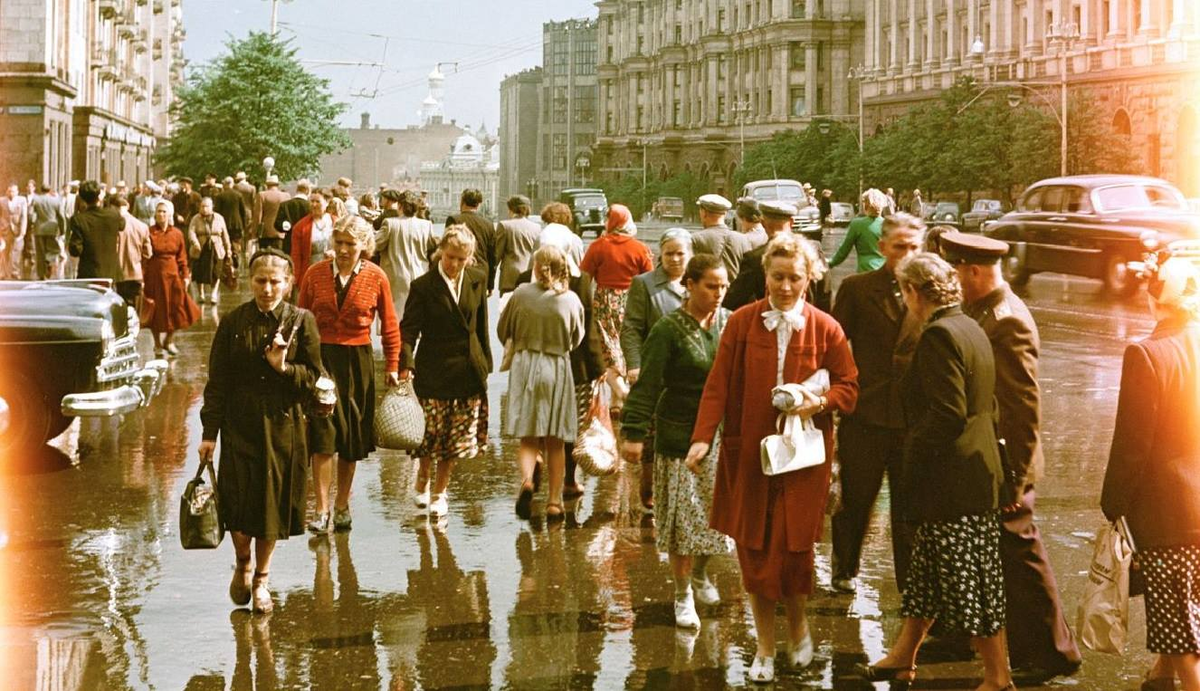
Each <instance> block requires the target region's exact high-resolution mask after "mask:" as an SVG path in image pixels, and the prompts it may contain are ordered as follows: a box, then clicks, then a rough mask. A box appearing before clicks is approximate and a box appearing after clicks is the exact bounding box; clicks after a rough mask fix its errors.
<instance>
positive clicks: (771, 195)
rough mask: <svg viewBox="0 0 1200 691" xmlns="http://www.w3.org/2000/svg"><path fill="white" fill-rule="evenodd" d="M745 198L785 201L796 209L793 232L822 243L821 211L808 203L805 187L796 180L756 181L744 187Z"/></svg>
mask: <svg viewBox="0 0 1200 691" xmlns="http://www.w3.org/2000/svg"><path fill="white" fill-rule="evenodd" d="M741 196H743V197H751V198H753V199H755V200H757V201H760V202H764V201H785V202H788V203H789V204H792V205H794V206H795V207H796V209H797V213H796V215H795V216H793V217H792V230H793V231H795V232H797V233H800V234H801V235H803V236H804V237H806V238H808V239H810V240H813V241H815V242H818V243H819V242H821V235H822V233H821V219H820V213H821V212H820V211H819V210H818V209H817V206H816V204H809V203H808V196H807V195H805V194H804V187H803V186H802V185H801V184H800V183H799V182H796V181H795V180H755V181H754V182H748V183H746V185H745V186H744V187H742V195H741Z"/></svg>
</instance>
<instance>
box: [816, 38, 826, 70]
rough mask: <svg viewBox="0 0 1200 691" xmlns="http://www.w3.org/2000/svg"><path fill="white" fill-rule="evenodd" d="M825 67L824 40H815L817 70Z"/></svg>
mask: <svg viewBox="0 0 1200 691" xmlns="http://www.w3.org/2000/svg"><path fill="white" fill-rule="evenodd" d="M823 69H825V42H824V41H817V71H821V70H823Z"/></svg>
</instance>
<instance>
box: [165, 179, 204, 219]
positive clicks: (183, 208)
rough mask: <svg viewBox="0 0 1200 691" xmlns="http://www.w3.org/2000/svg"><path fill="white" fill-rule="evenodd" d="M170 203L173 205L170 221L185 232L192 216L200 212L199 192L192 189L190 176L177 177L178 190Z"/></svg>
mask: <svg viewBox="0 0 1200 691" xmlns="http://www.w3.org/2000/svg"><path fill="white" fill-rule="evenodd" d="M171 203H172V204H174V205H175V218H174V219H173V220H172V223H174V224H175V227H176V228H179V229H180V230H182V231H184V232H185V233H186V232H187V227H188V224H189V223H191V222H192V216H195V215H196V214H198V213H200V194H199V193H198V192H196V191H195V190H193V189H192V179H191V178H179V191H178V192H176V193H175V196H174V197H172V198H171Z"/></svg>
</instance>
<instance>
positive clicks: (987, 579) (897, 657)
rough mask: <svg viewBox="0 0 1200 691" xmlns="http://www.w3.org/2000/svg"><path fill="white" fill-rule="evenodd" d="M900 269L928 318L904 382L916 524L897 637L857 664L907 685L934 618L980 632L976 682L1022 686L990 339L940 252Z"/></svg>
mask: <svg viewBox="0 0 1200 691" xmlns="http://www.w3.org/2000/svg"><path fill="white" fill-rule="evenodd" d="M896 278H897V280H898V281H899V283H900V290H901V293H902V294H903V297H904V302H905V304H906V305H907V306H908V310H909V314H911V315H913V316H914V318H916V319H917V320H918V321H919V323H921V324H924V327H923V331H922V333H921V336H920V339H919V340H918V342H917V347H916V350H915V351H914V352H913V358H912V363H911V364H910V365H909V368H908V371H907V372H906V373H905V375H904V378H903V379H902V380H901V384H900V386H901V392H902V393H901V400H902V401H903V403H904V412H905V417H906V419H907V423H908V434H907V437H906V438H905V442H904V462H903V467H904V472H903V476H904V478H903V483H904V487H905V491H904V495H905V496H906V497H908V498H909V506H910V507H911V510H912V512H913V518H914V520H915V521H916V522H917V529H916V532H915V534H914V536H913V543H912V563H911V565H910V567H909V572H908V581H907V582H906V583H905V586H904V592H903V594H902V605H901V608H900V612H901V614H902V615H903V616H904V625H903V627H902V628H901V629H900V635H899V637H898V639H897V640H896V642H895V644H894V646H893V648H892V650H891V652H890V653H888V655H887V656H886V657H884V658H883V659H882V660H880V661H878V662H877V663H875V664H874V665H869V666H861V667H860V669H859V673H860V674H861V675H862V676H863V677H864V678H866V679H867V680H868V681H872V682H874V681H891V682H893V688H895V687H902V688H908V686H909V685H910V684H911V683H912V681H913V679H915V678H916V675H917V668H916V661H917V650H918V649H919V648H920V647H921V643H922V641H924V639H925V634H926V633H928V631H929V628H930V626H932V625H933V623H934V622H935V621H937V622H940V623H941V625H942V626H944V627H945V628H946V629H947V630H948V631H954V632H961V633H964V634H966V635H968V636H971V637H972V638H973V641H972V642H973V644H974V647H975V649H976V650H978V651H979V653H980V655H981V656H982V657H983V666H984V679H983V683H982V684H980V685H979V686H978V687H976V691H1007V690H1009V689H1014V688H1015V687H1014V686H1013V684H1012V673H1011V671H1010V670H1009V665H1008V649H1007V648H1008V645H1007V639H1006V638H1005V632H1004V606H1005V601H1004V571H1003V567H1002V565H1001V562H1000V512H999V497H1000V483H1001V481H1002V480H1003V471H1002V470H1001V465H1000V452H999V448H998V447H997V442H996V431H995V425H996V412H995V385H996V370H995V362H994V361H993V359H992V347H991V344H990V343H989V341H988V338H987V334H985V333H984V331H983V329H982V328H981V327H980V326H979V324H977V323H976V322H975V320H974V319H972V318H971V317H968V316H967V315H965V314H963V311H962V308H961V307H960V303H961V302H962V288H961V287H960V286H959V283H958V276H957V274H956V273H955V270H954V267H952V266H950V265H949V264H948V263H946V261H945V260H943V259H942V258H941V257H939V256H938V255H936V254H931V253H928V252H923V253H921V254H917V255H913V256H912V257H909V258H908V259H906V260H904V262H903V263H901V264H900V265H899V266H898V267H897V268H896Z"/></svg>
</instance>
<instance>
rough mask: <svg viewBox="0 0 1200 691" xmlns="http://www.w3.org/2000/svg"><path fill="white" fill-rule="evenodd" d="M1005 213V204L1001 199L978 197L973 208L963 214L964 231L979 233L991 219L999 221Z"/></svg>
mask: <svg viewBox="0 0 1200 691" xmlns="http://www.w3.org/2000/svg"><path fill="white" fill-rule="evenodd" d="M1003 215H1004V204H1003V203H1001V201H1000V200H999V199H976V200H975V203H974V204H973V205H972V206H971V210H970V211H968V212H967V213H965V214H963V215H962V229H963V232H964V233H978V232H980V231H982V230H983V226H984V224H986V223H988V222H989V221H998V220H1000V217H1001V216H1003Z"/></svg>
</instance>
